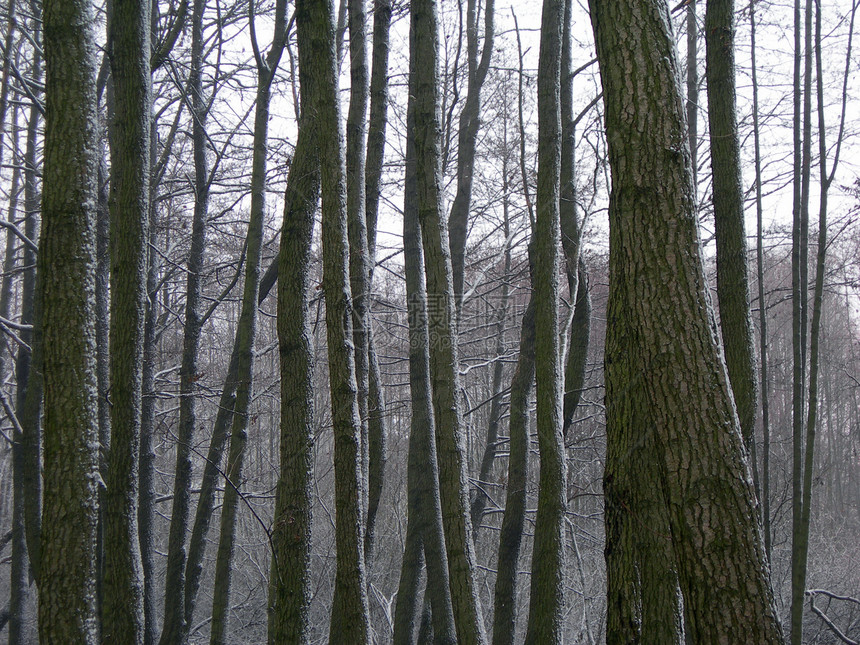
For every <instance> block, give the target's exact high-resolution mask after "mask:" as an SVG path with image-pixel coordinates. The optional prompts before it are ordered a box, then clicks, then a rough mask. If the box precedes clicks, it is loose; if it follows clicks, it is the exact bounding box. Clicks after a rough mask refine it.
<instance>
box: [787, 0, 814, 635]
mask: <svg viewBox="0 0 860 645" xmlns="http://www.w3.org/2000/svg"><path fill="white" fill-rule="evenodd" d="M804 14H805V19H804V22H803V27H801V0H796V1H795V6H794V29H795V35H794V47H795V52H794V119H795V122H794V148H795V149H794V204H793V207H792V235H791V237H792V244H791V288H792V354H793V360H794V369H793V383H792V399H791V407H792V479H791V481H792V486H791V535H792V541H791V543H792V546H791V614H790V615H791V635H790V637H791V645H800V644H801V642H802V640H803V601H804V594H803V592H804V591H805V586H806V562H805V561H804V558H803V557H802V555H803V546H802V542H803V535H802V534H803V528H802V527H803V470H804V454H803V446H804V431H805V426H804V421H805V411H806V404H807V401H806V396H805V395H806V366H807V359H808V357H807V354H806V347H807V341H808V334H807V326H808V318H809V312H808V308H807V305H808V302H807V301H808V289H809V280H808V271H809V249H808V245H809V184H810V173H811V141H810V139H811V128H812V124H811V121H812V97H811V96H810V94H811V88H812V78H811V77H812V48H811V43H812V0H806V3H805V11H804ZM801 40H803V43H804V45H801ZM801 61H803V66H804V71H803V75H802V76H801V71H800V67H801ZM801 79H802V80H803V89H802V90H801ZM801 106H802V109H801Z"/></svg>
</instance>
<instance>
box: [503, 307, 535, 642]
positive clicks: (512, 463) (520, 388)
mask: <svg viewBox="0 0 860 645" xmlns="http://www.w3.org/2000/svg"><path fill="white" fill-rule="evenodd" d="M534 377H535V305H534V298H533V297H532V298H529V304H528V306H527V307H526V311H525V313H524V314H523V323H522V329H521V331H520V354H519V357H518V358H517V366H516V369H515V371H514V375H513V377H512V378H511V410H510V422H509V431H508V433H509V435H510V441H509V454H508V490H507V495H506V498H505V514H504V516H503V518H502V528H501V531H500V532H499V557H498V561H499V563H498V572H497V573H496V587H495V592H494V602H493V607H494V611H493V644H494V645H512V644H513V642H514V636H515V634H516V617H517V616H516V609H517V573H518V566H517V565H518V563H519V556H520V546H521V545H522V541H523V530H524V528H525V523H526V486H527V482H528V454H529V397H530V395H531V390H532V382H533V381H534Z"/></svg>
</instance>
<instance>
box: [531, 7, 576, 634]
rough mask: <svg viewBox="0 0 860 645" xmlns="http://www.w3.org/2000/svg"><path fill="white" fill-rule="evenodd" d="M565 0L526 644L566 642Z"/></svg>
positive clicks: (540, 334) (542, 284) (556, 58)
mask: <svg viewBox="0 0 860 645" xmlns="http://www.w3.org/2000/svg"><path fill="white" fill-rule="evenodd" d="M563 16H564V1H563V0H544V4H543V15H542V18H541V43H540V59H539V65H538V191H537V208H536V216H535V230H534V299H535V333H536V338H535V380H536V393H537V434H538V448H539V452H540V480H539V481H540V490H539V493H538V508H537V518H536V521H535V538H534V551H533V553H532V584H531V595H530V597H529V622H528V629H527V631H526V643H527V644H538V643H561V641H562V638H563V633H562V629H563V628H562V616H563V615H564V585H563V581H562V576H563V574H564V513H565V506H566V503H565V502H566V487H565V484H566V475H565V470H566V469H565V452H564V440H563V437H562V405H563V397H562V384H563V375H562V369H563V367H562V360H561V352H560V347H559V335H558V294H559V288H558V269H559V254H558V247H559V241H560V234H561V225H560V220H559V197H560V176H561V175H560V170H561V133H562V132H561V111H560V95H559V83H560V79H561V50H562V42H561V40H562V31H563V29H562V22H563Z"/></svg>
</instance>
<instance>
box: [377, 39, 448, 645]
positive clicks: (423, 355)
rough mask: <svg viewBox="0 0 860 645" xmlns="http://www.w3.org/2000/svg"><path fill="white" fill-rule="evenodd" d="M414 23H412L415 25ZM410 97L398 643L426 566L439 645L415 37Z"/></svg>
mask: <svg viewBox="0 0 860 645" xmlns="http://www.w3.org/2000/svg"><path fill="white" fill-rule="evenodd" d="M413 28H414V26H413ZM410 43H411V44H410V49H411V52H410V63H409V65H410V74H409V88H410V92H409V97H410V99H409V102H408V106H407V117H406V119H407V125H408V127H407V135H406V175H405V178H404V197H403V200H404V203H403V252H404V253H403V258H404V262H403V269H404V273H405V277H406V316H407V323H408V325H409V394H410V401H411V409H412V415H411V418H410V424H409V455H408V462H407V470H406V478H407V484H406V487H407V497H406V504H407V506H406V512H407V525H406V544H405V545H404V549H403V563H402V565H401V569H400V583H399V586H398V591H397V606H396V607H395V613H394V638H393V643H395V645H408V644H411V643H413V642H415V641H414V638H415V628H416V626H417V621H418V620H419V614H420V612H421V608H422V602H421V598H420V596H419V594H418V591H419V586H420V582H421V566H422V564H423V563H424V562H426V564H427V591H426V593H425V601H424V605H425V606H426V604H427V600H426V598H429V601H430V606H431V608H432V619H433V622H432V631H433V635H434V641H435V643H437V644H438V645H451V644H453V643H456V642H457V629H456V625H455V621H454V608H453V604H452V600H451V591H450V579H449V575H448V556H447V553H446V549H445V534H444V528H443V519H442V503H441V497H440V492H439V462H438V458H437V451H436V442H435V440H434V428H435V418H434V416H433V403H432V393H431V389H430V388H431V385H430V349H429V348H430V335H429V327H428V316H427V314H428V312H427V294H426V291H425V288H424V251H423V247H422V240H421V229H420V226H419V222H418V198H417V180H418V177H417V159H416V156H415V81H416V74H415V56H414V55H411V54H412V53H413V52H414V49H413V48H414V46H415V39H414V37H410Z"/></svg>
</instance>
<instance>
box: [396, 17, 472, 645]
mask: <svg viewBox="0 0 860 645" xmlns="http://www.w3.org/2000/svg"><path fill="white" fill-rule="evenodd" d="M412 37H413V38H414V39H415V43H414V49H412V54H413V57H414V61H415V65H414V74H415V82H414V87H415V92H414V93H415V159H416V194H417V196H418V220H419V223H420V225H421V237H422V244H423V249H424V268H425V274H426V280H427V313H428V318H429V320H428V325H429V336H430V380H431V391H432V396H433V412H434V415H435V420H436V445H437V448H438V458H439V487H440V492H441V500H442V519H443V523H444V526H445V548H446V550H447V554H448V571H449V576H450V585H451V599H452V602H453V605H454V618H455V621H456V625H457V640H458V642H459V643H460V644H461V645H472V644H483V643H484V642H485V641H486V637H485V635H484V624H483V617H482V615H481V609H480V601H479V598H478V592H477V587H476V582H475V564H476V562H475V548H474V545H473V544H472V527H471V522H470V518H469V488H468V477H467V473H466V453H465V432H464V427H463V419H462V415H461V412H460V377H459V370H458V359H457V332H456V314H455V309H454V289H453V283H452V278H451V256H450V251H449V248H448V231H447V227H446V226H445V222H444V220H443V219H442V214H441V208H440V207H441V203H440V174H439V173H440V170H439V168H440V166H439V150H440V148H439V146H440V140H439V133H440V129H439V115H438V92H439V85H438V73H437V61H438V16H437V9H436V2H435V0H415V1H414V2H413V3H412Z"/></svg>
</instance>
